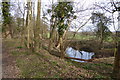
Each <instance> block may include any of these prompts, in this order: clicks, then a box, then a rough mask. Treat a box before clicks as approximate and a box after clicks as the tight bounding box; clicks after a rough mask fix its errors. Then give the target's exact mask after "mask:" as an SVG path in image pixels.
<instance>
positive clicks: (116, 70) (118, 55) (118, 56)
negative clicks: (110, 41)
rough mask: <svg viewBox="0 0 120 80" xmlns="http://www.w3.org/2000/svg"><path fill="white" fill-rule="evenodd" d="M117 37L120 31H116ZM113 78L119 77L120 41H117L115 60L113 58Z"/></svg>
mask: <svg viewBox="0 0 120 80" xmlns="http://www.w3.org/2000/svg"><path fill="white" fill-rule="evenodd" d="M116 34H117V37H120V36H118V34H119V35H120V32H117V33H116ZM113 78H118V79H120V41H118V43H117V51H116V54H115V60H114V68H113Z"/></svg>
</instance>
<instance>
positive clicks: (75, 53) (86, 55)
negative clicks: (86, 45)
mask: <svg viewBox="0 0 120 80" xmlns="http://www.w3.org/2000/svg"><path fill="white" fill-rule="evenodd" d="M66 53H67V55H68V56H69V57H73V58H80V59H86V60H87V59H91V58H92V56H93V55H94V53H93V52H85V51H79V50H75V49H73V48H72V47H68V48H67V49H66ZM72 60H73V59H72ZM73 61H77V62H85V61H80V60H73Z"/></svg>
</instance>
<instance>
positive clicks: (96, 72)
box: [6, 40, 113, 78]
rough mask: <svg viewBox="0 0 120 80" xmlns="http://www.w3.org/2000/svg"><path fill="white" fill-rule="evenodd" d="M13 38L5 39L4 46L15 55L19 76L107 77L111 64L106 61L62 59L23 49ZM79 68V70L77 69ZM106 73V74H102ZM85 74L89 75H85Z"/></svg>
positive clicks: (46, 53) (45, 52)
mask: <svg viewBox="0 0 120 80" xmlns="http://www.w3.org/2000/svg"><path fill="white" fill-rule="evenodd" d="M13 42H14V40H10V41H7V43H6V46H7V47H9V48H11V47H12V48H11V51H10V52H11V54H12V55H13V56H15V57H16V63H17V67H18V68H19V69H20V77H21V78H61V77H65V78H66V76H67V77H69V76H72V77H77V78H78V77H80V78H82V77H84V78H106V77H107V78H109V74H107V73H111V72H112V67H113V64H109V63H106V61H103V62H98V63H79V62H75V61H71V60H63V59H60V58H57V57H55V56H52V55H50V54H49V53H48V52H47V51H45V50H42V49H41V51H40V52H39V53H35V52H31V51H28V50H26V49H25V50H24V48H23V47H21V46H20V45H19V44H17V42H16V43H14V45H13V46H12V44H13ZM79 69H80V71H79ZM77 74H79V75H77ZM104 74H106V75H104ZM86 75H91V76H92V77H90V76H86Z"/></svg>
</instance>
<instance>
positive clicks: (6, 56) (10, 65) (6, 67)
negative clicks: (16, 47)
mask: <svg viewBox="0 0 120 80" xmlns="http://www.w3.org/2000/svg"><path fill="white" fill-rule="evenodd" d="M18 75H19V69H18V68H17V66H16V59H15V57H13V56H12V55H11V54H10V53H9V49H7V48H6V46H5V45H4V43H3V46H2V78H18Z"/></svg>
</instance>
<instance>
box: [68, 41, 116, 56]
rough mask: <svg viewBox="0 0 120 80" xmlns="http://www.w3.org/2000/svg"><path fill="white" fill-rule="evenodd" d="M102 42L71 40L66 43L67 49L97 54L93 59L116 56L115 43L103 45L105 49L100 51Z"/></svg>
mask: <svg viewBox="0 0 120 80" xmlns="http://www.w3.org/2000/svg"><path fill="white" fill-rule="evenodd" d="M99 46H100V42H98V41H95V40H84V41H79V40H70V41H67V42H66V48H67V47H72V48H73V49H75V50H79V51H86V52H93V53H95V54H94V55H93V56H92V58H103V57H112V56H114V50H115V44H114V43H108V42H104V43H103V48H102V49H99Z"/></svg>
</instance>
